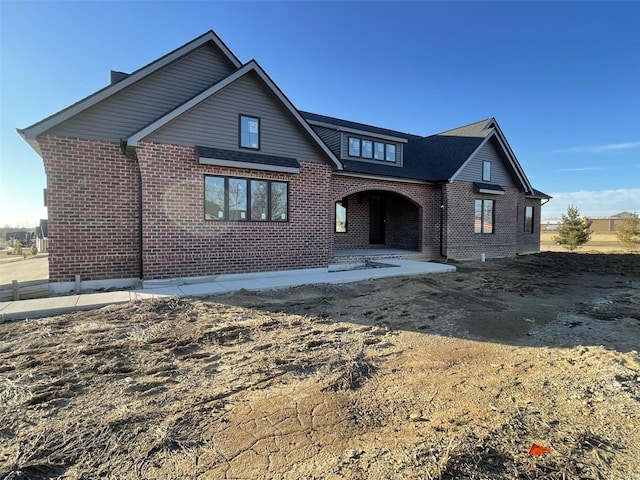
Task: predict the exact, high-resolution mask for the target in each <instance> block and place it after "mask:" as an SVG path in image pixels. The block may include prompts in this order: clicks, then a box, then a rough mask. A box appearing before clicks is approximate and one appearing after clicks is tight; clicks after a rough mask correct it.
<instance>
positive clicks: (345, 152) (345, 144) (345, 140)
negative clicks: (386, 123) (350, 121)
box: [340, 132, 403, 165]
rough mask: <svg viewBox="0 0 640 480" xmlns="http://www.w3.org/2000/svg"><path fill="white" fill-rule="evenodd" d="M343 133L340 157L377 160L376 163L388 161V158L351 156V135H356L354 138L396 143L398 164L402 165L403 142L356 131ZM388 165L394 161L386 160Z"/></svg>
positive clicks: (366, 160)
mask: <svg viewBox="0 0 640 480" xmlns="http://www.w3.org/2000/svg"><path fill="white" fill-rule="evenodd" d="M341 135H342V140H341V142H340V143H341V147H342V149H341V151H340V158H344V159H346V160H357V161H364V162H375V163H379V162H386V160H374V159H372V158H361V157H350V156H349V137H354V138H359V139H361V140H371V141H372V142H382V143H389V144H391V145H395V146H396V162H395V164H396V165H402V146H403V144H402V143H397V142H392V141H390V140H384V139H380V138H377V137H369V136H366V135H358V134H355V133H348V132H341ZM386 164H387V165H392V162H386Z"/></svg>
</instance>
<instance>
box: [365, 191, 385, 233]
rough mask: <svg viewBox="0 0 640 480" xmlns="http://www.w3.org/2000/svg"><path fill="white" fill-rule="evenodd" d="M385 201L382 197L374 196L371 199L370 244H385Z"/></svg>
mask: <svg viewBox="0 0 640 480" xmlns="http://www.w3.org/2000/svg"><path fill="white" fill-rule="evenodd" d="M384 210H385V209H384V200H383V198H382V196H381V195H376V194H373V195H371V196H370V197H369V243H370V244H377V245H380V244H383V243H384V227H385V222H386V219H385V211H384Z"/></svg>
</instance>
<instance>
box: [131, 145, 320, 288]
mask: <svg viewBox="0 0 640 480" xmlns="http://www.w3.org/2000/svg"><path fill="white" fill-rule="evenodd" d="M137 155H138V160H139V162H140V168H141V170H142V178H143V212H144V213H143V222H144V243H143V252H144V253H143V260H144V278H145V279H162V278H174V277H190V276H209V275H219V274H230V273H245V272H255V271H269V270H286V269H295V268H315V267H326V266H327V265H328V263H329V257H330V245H331V244H330V234H331V230H330V225H331V223H330V222H331V218H332V215H330V212H331V210H330V202H329V181H330V177H331V168H330V167H329V166H328V165H324V164H319V163H312V162H304V161H300V164H301V168H300V173H298V174H288V173H276V172H262V171H255V170H247V169H237V168H228V167H217V166H212V165H199V164H198V157H197V154H196V150H195V148H193V147H187V146H176V145H165V144H156V143H148V142H143V143H141V144H140V145H139V146H138V148H137ZM205 175H222V176H234V177H242V178H257V179H264V180H278V181H286V182H289V221H288V222H282V223H281V222H227V221H206V220H205V219H204V177H205Z"/></svg>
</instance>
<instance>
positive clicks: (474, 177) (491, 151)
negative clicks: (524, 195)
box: [455, 140, 516, 187]
mask: <svg viewBox="0 0 640 480" xmlns="http://www.w3.org/2000/svg"><path fill="white" fill-rule="evenodd" d="M485 160H487V161H490V162H491V180H490V181H484V180H482V162H484V161H485ZM505 162H506V159H504V160H503V156H501V155H500V154H499V153H498V150H497V149H496V147H495V146H494V145H493V142H492V141H491V140H489V141H488V142H487V143H485V144H484V145H483V146H482V148H481V149H480V150H479V151H478V152H477V153H476V154H475V155H474V157H473V158H472V159H471V160H470V161H469V163H468V164H467V165H466V166H465V167H464V168H463V169H462V171H461V172H460V173H459V174H458V176H457V177H456V178H455V179H456V180H464V181H467V182H484V183H492V184H495V185H502V186H503V187H515V186H516V183H515V182H514V181H513V177H512V175H511V174H510V173H509V170H508V166H507V165H505Z"/></svg>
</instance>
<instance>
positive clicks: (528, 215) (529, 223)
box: [524, 207, 533, 233]
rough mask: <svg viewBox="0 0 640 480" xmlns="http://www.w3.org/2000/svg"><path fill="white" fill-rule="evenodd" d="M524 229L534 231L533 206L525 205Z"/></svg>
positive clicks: (529, 231) (528, 231)
mask: <svg viewBox="0 0 640 480" xmlns="http://www.w3.org/2000/svg"><path fill="white" fill-rule="evenodd" d="M524 231H525V232H527V233H533V207H524Z"/></svg>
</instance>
